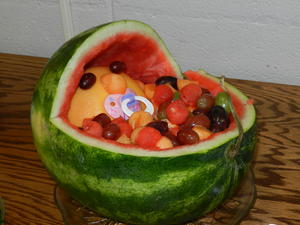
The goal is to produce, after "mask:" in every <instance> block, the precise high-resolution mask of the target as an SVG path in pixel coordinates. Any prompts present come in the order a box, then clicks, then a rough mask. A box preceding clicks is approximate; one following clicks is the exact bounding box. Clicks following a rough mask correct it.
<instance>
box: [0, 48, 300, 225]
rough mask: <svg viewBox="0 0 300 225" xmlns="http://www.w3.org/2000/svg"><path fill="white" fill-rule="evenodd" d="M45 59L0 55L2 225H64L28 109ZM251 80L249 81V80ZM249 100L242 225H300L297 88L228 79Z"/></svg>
mask: <svg viewBox="0 0 300 225" xmlns="http://www.w3.org/2000/svg"><path fill="white" fill-rule="evenodd" d="M46 62H47V59H45V58H38V57H29V56H19V55H10V54H0V109H1V110H0V196H1V197H3V198H4V200H5V206H6V216H5V221H6V222H5V224H8V225H19V224H20V225H24V224H31V225H33V224H63V222H62V219H61V216H60V213H59V211H58V209H57V208H56V205H55V203H54V199H53V189H54V185H55V183H54V181H53V180H52V179H51V178H50V177H49V175H48V173H47V171H46V170H45V169H44V167H43V165H42V163H41V161H40V159H39V156H38V154H37V152H36V150H35V147H34V144H33V139H32V135H31V128H30V119H29V113H30V104H31V96H32V93H33V89H34V86H35V83H36V81H37V79H38V77H39V75H40V73H41V71H42V68H43V67H44V65H45V64H46ZM250 79H251V77H249V80H250ZM230 83H232V84H233V85H235V86H237V87H238V88H239V89H240V90H242V91H243V92H245V93H246V94H247V95H248V96H249V97H250V98H253V99H254V102H255V106H256V109H257V115H258V116H257V121H258V130H259V133H258V144H257V148H256V154H255V160H254V164H253V168H254V173H255V176H256V187H257V200H256V203H255V205H254V208H253V209H251V212H250V213H249V215H248V216H247V217H246V218H245V220H244V221H243V222H242V223H241V224H242V225H258V224H262V225H263V224H266V225H267V224H268V225H269V224H277V225H281V224H286V225H296V224H300V87H299V86H292V85H282V84H272V83H263V82H254V81H243V80H236V79H231V80H230Z"/></svg>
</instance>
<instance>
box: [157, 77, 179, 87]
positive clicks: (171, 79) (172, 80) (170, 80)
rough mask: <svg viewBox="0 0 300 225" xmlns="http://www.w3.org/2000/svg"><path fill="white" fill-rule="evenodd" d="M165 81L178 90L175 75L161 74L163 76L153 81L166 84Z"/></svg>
mask: <svg viewBox="0 0 300 225" xmlns="http://www.w3.org/2000/svg"><path fill="white" fill-rule="evenodd" d="M167 83H169V84H170V85H171V86H172V87H173V88H175V89H176V90H178V87H177V78H176V77H172V76H163V77H159V78H158V79H157V80H156V81H155V84H156V85H161V84H167Z"/></svg>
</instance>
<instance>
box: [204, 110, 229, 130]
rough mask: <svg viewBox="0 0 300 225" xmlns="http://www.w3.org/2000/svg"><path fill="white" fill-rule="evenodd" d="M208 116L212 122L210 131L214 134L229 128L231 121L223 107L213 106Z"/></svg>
mask: <svg viewBox="0 0 300 225" xmlns="http://www.w3.org/2000/svg"><path fill="white" fill-rule="evenodd" d="M207 115H208V117H209V119H210V121H211V125H210V130H211V131H212V132H214V133H216V132H220V131H223V130H225V129H226V128H228V127H229V123H230V120H229V117H228V115H227V113H226V111H225V109H224V108H223V107H222V106H218V105H216V106H213V107H212V108H211V110H210V111H209V112H208V114H207Z"/></svg>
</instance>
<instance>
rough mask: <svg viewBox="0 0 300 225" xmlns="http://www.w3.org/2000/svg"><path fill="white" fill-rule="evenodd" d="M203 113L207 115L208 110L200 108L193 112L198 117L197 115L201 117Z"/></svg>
mask: <svg viewBox="0 0 300 225" xmlns="http://www.w3.org/2000/svg"><path fill="white" fill-rule="evenodd" d="M203 113H206V110H203V109H200V108H196V109H194V110H193V115H195V116H197V115H201V114H203Z"/></svg>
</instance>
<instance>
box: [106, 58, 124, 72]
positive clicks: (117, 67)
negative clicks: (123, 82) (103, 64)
mask: <svg viewBox="0 0 300 225" xmlns="http://www.w3.org/2000/svg"><path fill="white" fill-rule="evenodd" d="M109 69H110V71H111V72H113V73H123V72H126V70H127V66H126V64H125V63H124V62H121V61H114V62H112V63H111V64H110V65H109Z"/></svg>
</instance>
